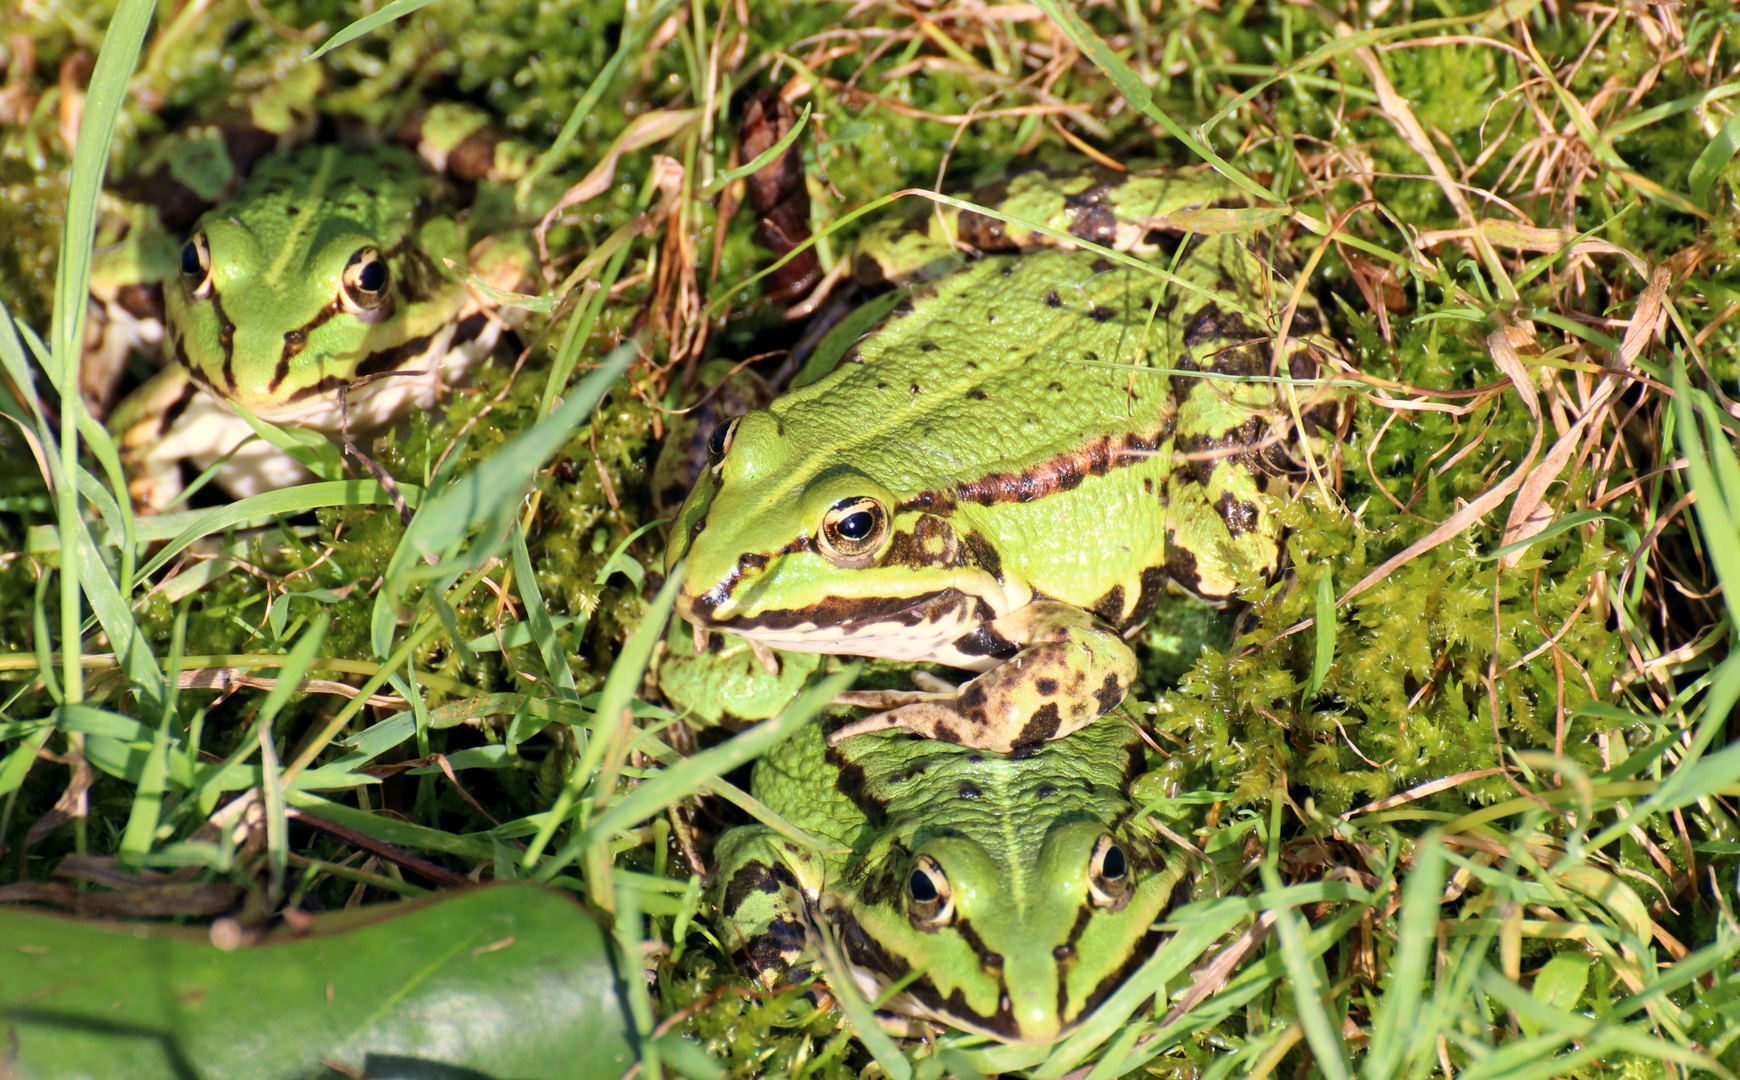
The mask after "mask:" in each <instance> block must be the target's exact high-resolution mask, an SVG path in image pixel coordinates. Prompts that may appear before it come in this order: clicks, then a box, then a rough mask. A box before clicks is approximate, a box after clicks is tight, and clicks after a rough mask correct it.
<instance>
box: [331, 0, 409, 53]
mask: <svg viewBox="0 0 1740 1080" xmlns="http://www.w3.org/2000/svg"><path fill="white" fill-rule="evenodd" d="M434 2H435V0H393V2H392V3H390V4H388V5H387V6H386V7H384V8H382V9H381V10H379V11H377V12H375V13H374V14H372V15H364V16H363V17H362V18H360V19H358V20H357V21H356V22H353V23H351V24H350V25H349V26H347V27H345V28H344V29H343V30H340V31H339V32H338V33H336V34H334V35H332V36H331V37H329V38H327V39H326V40H325V41H324V42H322V43H321V45H320V48H318V49H315V50H314V51H313V52H311V53H309V54H308V60H307V61H306V62H307V63H312V62H314V61H316V60H318V59H320V58H321V57H322V56H325V55H326V54H327V53H329V52H331V51H332V50H334V49H336V48H338V47H339V46H340V45H348V44H350V43H351V42H353V41H355V40H356V39H357V38H359V37H362V36H363V35H364V34H367V33H369V32H370V31H372V30H374V29H376V28H377V27H382V26H385V25H387V24H388V23H390V22H392V21H393V20H395V19H402V18H404V17H405V16H406V15H409V14H411V13H412V12H413V11H416V10H418V9H419V8H425V7H428V6H429V5H430V4H433V3H434Z"/></svg>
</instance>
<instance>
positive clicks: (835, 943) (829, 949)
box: [738, 680, 912, 1080]
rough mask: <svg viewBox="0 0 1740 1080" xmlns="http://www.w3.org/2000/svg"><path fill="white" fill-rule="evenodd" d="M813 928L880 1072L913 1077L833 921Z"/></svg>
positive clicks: (896, 1079) (902, 1079) (835, 987)
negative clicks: (860, 981) (842, 949)
mask: <svg viewBox="0 0 1740 1080" xmlns="http://www.w3.org/2000/svg"><path fill="white" fill-rule="evenodd" d="M830 681H832V680H830ZM848 685H849V684H848ZM842 689H843V688H842ZM824 704H825V702H824ZM776 720H777V718H776ZM766 723H768V722H767V721H764V723H763V726H765V724H766ZM754 730H755V729H754V728H751V729H750V731H748V732H745V733H744V734H750V733H752V732H753V731H754ZM742 737H743V736H741V735H739V736H738V738H742ZM816 929H817V930H818V934H817V938H818V941H817V944H818V945H819V946H820V948H819V949H818V950H817V951H818V952H819V953H820V954H821V959H822V969H823V970H824V971H825V972H826V973H827V976H828V989H829V990H831V991H833V994H834V1000H835V1001H836V1002H838V1003H839V1006H840V1011H841V1012H843V1013H845V1014H846V1020H847V1023H848V1024H850V1026H851V1028H852V1031H853V1033H854V1034H856V1035H857V1036H858V1041H859V1042H861V1043H863V1044H864V1049H866V1050H868V1051H869V1052H870V1056H871V1057H872V1058H874V1059H875V1060H876V1064H878V1065H880V1066H882V1073H883V1075H884V1076H887V1077H888V1078H889V1080H912V1062H911V1060H909V1059H908V1058H907V1057H906V1055H905V1054H902V1053H901V1052H900V1049H899V1047H897V1046H895V1045H894V1040H893V1039H891V1038H889V1037H888V1033H887V1032H886V1031H883V1030H882V1027H881V1025H879V1024H877V1023H876V1014H875V1012H874V1011H872V1009H871V1007H870V1003H869V1002H867V1001H865V1000H864V995H863V994H862V993H860V992H859V990H858V984H857V982H855V981H854V980H853V978H852V974H851V969H850V968H848V967H847V966H846V961H845V959H844V957H842V956H841V954H840V942H839V938H838V937H837V936H836V935H835V934H834V927H833V923H831V922H829V921H828V920H826V919H821V920H818V921H817V923H816Z"/></svg>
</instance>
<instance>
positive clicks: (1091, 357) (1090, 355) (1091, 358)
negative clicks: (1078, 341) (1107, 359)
mask: <svg viewBox="0 0 1740 1080" xmlns="http://www.w3.org/2000/svg"><path fill="white" fill-rule="evenodd" d="M1081 358H1082V359H1083V360H1086V361H1087V362H1088V363H1090V364H1093V363H1097V362H1098V361H1099V358H1100V354H1099V353H1097V352H1091V351H1090V352H1084V353H1082V354H1081Z"/></svg>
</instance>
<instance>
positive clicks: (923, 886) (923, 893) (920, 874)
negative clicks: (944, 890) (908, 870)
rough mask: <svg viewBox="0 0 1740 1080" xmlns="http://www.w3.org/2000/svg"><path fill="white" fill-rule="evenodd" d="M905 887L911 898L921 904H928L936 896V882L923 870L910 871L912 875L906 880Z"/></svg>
mask: <svg viewBox="0 0 1740 1080" xmlns="http://www.w3.org/2000/svg"><path fill="white" fill-rule="evenodd" d="M906 888H907V891H908V892H910V893H912V898H913V899H914V900H917V901H918V902H919V903H921V904H928V903H930V902H931V901H933V900H935V899H936V897H937V892H936V882H934V881H932V880H931V879H930V875H929V874H927V873H925V872H924V871H923V870H914V871H913V872H912V877H911V878H910V879H909V880H908V881H907V882H906Z"/></svg>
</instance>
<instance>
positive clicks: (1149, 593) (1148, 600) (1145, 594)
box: [1126, 566, 1166, 626]
mask: <svg viewBox="0 0 1740 1080" xmlns="http://www.w3.org/2000/svg"><path fill="white" fill-rule="evenodd" d="M1165 595H1166V571H1164V570H1162V569H1161V568H1160V567H1158V566H1150V567H1147V568H1145V569H1144V570H1143V571H1142V591H1141V592H1139V593H1137V594H1136V609H1135V610H1134V611H1132V612H1130V619H1129V622H1128V623H1127V624H1126V625H1129V626H1134V625H1136V624H1138V623H1145V622H1147V621H1148V616H1150V615H1152V614H1154V609H1155V608H1157V607H1159V606H1160V598H1161V597H1163V596H1165Z"/></svg>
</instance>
